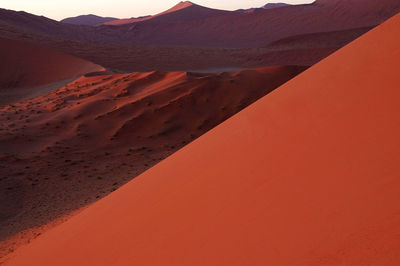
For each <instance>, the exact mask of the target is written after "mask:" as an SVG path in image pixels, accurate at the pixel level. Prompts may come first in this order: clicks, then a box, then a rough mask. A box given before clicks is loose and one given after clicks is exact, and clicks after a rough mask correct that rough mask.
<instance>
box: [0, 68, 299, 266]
mask: <svg viewBox="0 0 400 266" xmlns="http://www.w3.org/2000/svg"><path fill="white" fill-rule="evenodd" d="M305 69H306V68H305V67H298V66H276V67H267V68H262V69H252V70H241V71H236V72H232V73H212V74H209V73H202V74H199V73H186V72H178V73H166V72H157V71H155V72H149V73H130V74H114V75H111V74H106V73H103V72H99V73H91V74H90V75H86V76H85V77H81V78H79V79H77V80H76V81H74V82H72V83H70V84H68V85H66V86H65V87H63V88H61V89H59V90H56V91H54V92H52V93H49V94H46V95H43V96H40V97H36V98H34V99H29V100H25V101H22V102H18V103H15V104H13V105H9V106H6V107H3V108H0V202H1V203H2V204H0V258H1V257H2V255H4V254H6V253H8V251H9V250H12V249H15V248H16V247H17V246H18V245H19V243H21V242H22V243H23V242H27V241H29V237H30V235H35V234H36V233H38V232H37V230H36V229H35V228H37V227H40V226H42V225H44V224H48V223H49V222H50V223H52V222H53V221H54V220H55V219H57V218H59V217H63V216H64V215H67V214H70V213H71V212H72V211H75V210H77V209H80V208H81V207H84V206H87V205H89V204H90V203H93V202H94V201H97V200H99V199H100V198H102V197H104V196H106V195H108V194H109V193H111V192H112V191H115V190H116V189H117V188H119V187H120V186H122V185H123V184H125V183H127V182H129V181H130V180H132V179H133V178H134V177H136V176H138V175H139V174H141V173H142V172H144V171H145V170H147V169H149V168H150V167H152V166H153V165H155V164H157V163H158V162H160V161H161V160H163V159H164V158H166V157H167V156H169V155H171V154H172V153H174V152H175V151H177V150H178V149H180V148H182V147H183V146H185V145H186V144H188V143H190V142H191V141H193V140H194V139H196V138H197V137H199V136H200V135H202V134H204V133H205V132H207V131H209V130H210V129H212V128H213V127H215V126H217V125H218V124H220V123H221V122H223V121H225V120H226V119H228V118H229V117H231V116H232V115H234V114H236V113H237V112H239V111H240V110H242V109H243V108H245V107H247V106H248V105H249V104H251V103H253V102H255V101H256V100H258V99H259V98H261V97H263V96H265V95H266V94H267V93H269V92H271V91H272V90H274V89H276V88H277V87H279V86H280V85H282V84H283V83H285V82H286V81H288V80H290V79H291V78H293V77H294V76H296V75H297V74H299V73H300V72H302V71H304V70H305ZM25 230H33V231H34V234H32V233H29V234H25V236H26V238H27V239H23V241H22V240H21V239H19V238H20V237H19V236H18V234H19V233H21V232H23V231H25ZM15 237H18V239H17V241H15ZM0 262H1V260H0Z"/></svg>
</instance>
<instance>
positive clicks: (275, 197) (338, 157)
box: [8, 16, 400, 265]
mask: <svg viewBox="0 0 400 266" xmlns="http://www.w3.org/2000/svg"><path fill="white" fill-rule="evenodd" d="M399 61H400V16H397V17H395V18H394V19H391V20H390V21H389V22H387V23H385V24H384V25H382V26H379V27H378V28H377V29H375V30H373V31H372V32H370V33H368V34H367V35H365V36H363V37H361V38H360V39H359V40H357V41H356V42H354V43H352V44H350V45H349V46H347V47H345V48H344V49H342V50H340V51H338V52H337V53H335V54H334V55H333V56H331V57H329V58H328V59H326V60H324V61H323V62H321V63H319V64H317V65H316V66H315V67H313V68H311V69H310V70H308V71H306V72H305V73H303V74H302V75H301V76H299V77H298V78H295V79H294V80H292V81H290V82H289V83H287V84H286V85H284V86H282V87H281V88H279V89H278V90H276V91H275V92H273V93H271V94H269V95H268V96H266V97H264V98H263V99H261V100H260V101H258V102H257V103H255V104H254V105H252V106H250V107H249V108H247V109H246V110H244V111H242V112H241V113H239V114H238V115H236V116H235V117H233V118H232V119H230V120H228V121H226V122H225V123H223V124H222V125H220V126H219V127H217V128H216V129H214V130H212V131H210V132H209V133H208V134H206V135H205V136H203V137H202V138H200V139H198V140H197V141H195V142H194V143H192V144H191V145H189V146H187V147H186V148H184V149H182V150H181V151H179V152H178V153H176V154H175V155H174V156H172V157H170V158H169V159H167V160H165V161H163V162H162V163H160V164H159V165H157V166H155V167H153V168H152V169H151V170H149V171H147V172H146V173H144V174H143V175H141V176H140V177H139V178H137V179H136V180H134V181H133V182H130V183H129V184H127V185H126V186H124V187H123V188H121V189H120V190H119V191H117V192H115V193H113V194H111V195H110V196H108V197H107V198H105V199H103V200H101V201H99V202H98V203H96V204H94V205H92V206H91V207H89V208H88V209H87V210H85V211H83V212H82V213H80V214H79V215H77V216H75V217H74V218H72V219H70V220H69V221H67V222H66V223H64V224H63V225H61V226H59V227H57V228H55V229H54V230H51V231H49V232H48V233H46V234H44V235H42V236H41V237H39V238H38V239H37V240H36V241H34V242H33V243H32V244H31V245H29V246H27V247H26V248H22V249H20V250H19V251H17V252H16V255H15V257H14V258H12V259H11V260H10V261H9V264H8V265H32V264H33V265H132V264H136V265H399V264H400V253H399V252H398V251H399V249H400V235H399V232H400V215H399V214H400V179H399V176H400V164H399V160H400V141H399V137H398V136H399V135H400V121H399V117H398V114H399V112H400V102H399V101H400V100H399V99H400V90H399V82H400V78H399V75H398V70H397V65H398V62H399Z"/></svg>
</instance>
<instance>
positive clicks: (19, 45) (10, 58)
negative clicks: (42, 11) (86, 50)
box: [0, 38, 102, 105]
mask: <svg viewBox="0 0 400 266" xmlns="http://www.w3.org/2000/svg"><path fill="white" fill-rule="evenodd" d="M0 61H1V62H0V95H1V96H2V99H1V100H0V104H1V105H3V104H6V103H9V101H8V97H10V98H11V99H12V101H14V102H15V101H18V100H19V99H21V98H23V97H24V96H25V95H20V93H19V92H18V89H27V88H34V87H38V86H43V85H46V84H50V83H54V82H58V81H62V80H66V79H70V78H73V77H78V76H80V75H82V74H85V73H88V72H92V71H98V70H101V69H102V68H101V67H100V66H98V65H95V64H93V63H91V62H88V61H85V60H83V59H80V58H77V57H73V56H70V55H66V54H62V53H59V52H55V51H52V50H49V49H46V48H42V47H38V46H35V45H32V44H29V43H25V42H21V41H14V40H8V39H3V38H0ZM16 89H17V90H16ZM33 90H34V89H33ZM10 92H12V93H11V95H9V94H10ZM26 93H27V92H26V91H23V94H26ZM14 96H15V97H14ZM6 98H7V99H6Z"/></svg>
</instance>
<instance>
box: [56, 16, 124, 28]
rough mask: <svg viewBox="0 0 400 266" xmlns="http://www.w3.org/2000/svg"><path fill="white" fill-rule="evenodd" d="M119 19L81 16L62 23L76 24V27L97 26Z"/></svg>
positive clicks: (64, 20)
mask: <svg viewBox="0 0 400 266" xmlns="http://www.w3.org/2000/svg"><path fill="white" fill-rule="evenodd" d="M116 19H117V18H111V17H100V16H96V15H92V14H90V15H81V16H77V17H71V18H65V19H63V20H61V21H60V22H62V23H67V24H74V25H88V26H97V25H100V24H103V23H106V22H109V21H113V20H116Z"/></svg>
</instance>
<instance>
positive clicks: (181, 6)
mask: <svg viewBox="0 0 400 266" xmlns="http://www.w3.org/2000/svg"><path fill="white" fill-rule="evenodd" d="M190 6H195V4H194V3H192V2H190V1H181V2H179V3H178V4H176V5H175V6H173V7H172V8H170V9H169V10H167V11H169V12H173V11H178V10H181V9H184V8H187V7H190Z"/></svg>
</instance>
